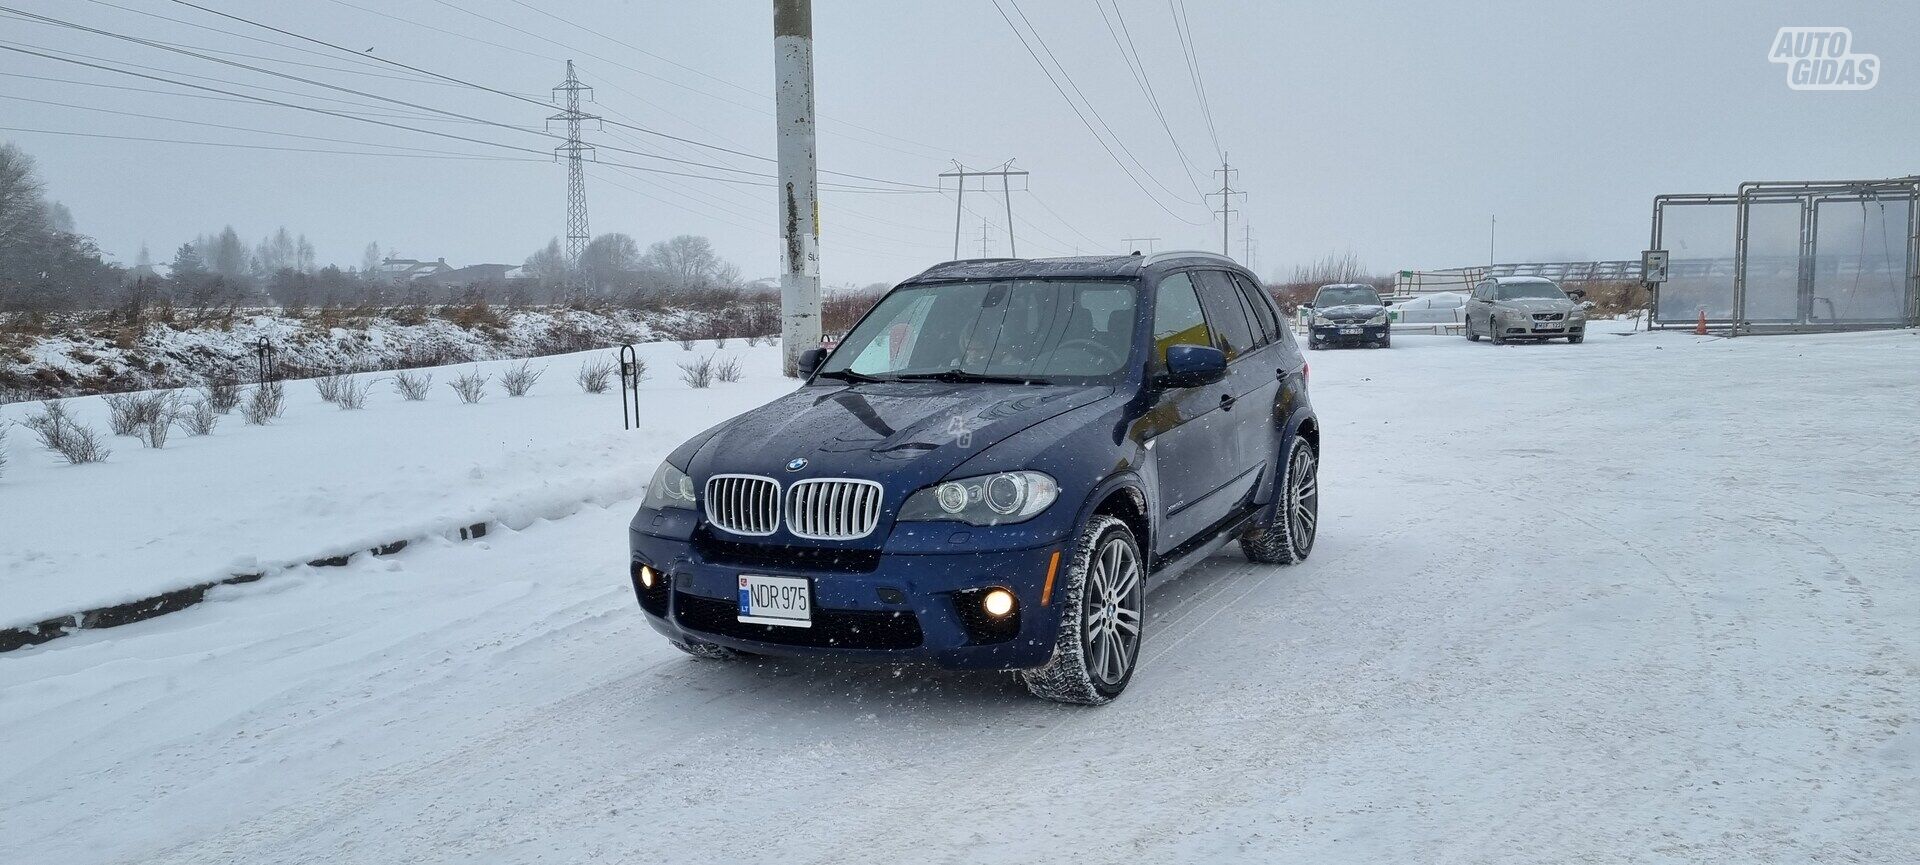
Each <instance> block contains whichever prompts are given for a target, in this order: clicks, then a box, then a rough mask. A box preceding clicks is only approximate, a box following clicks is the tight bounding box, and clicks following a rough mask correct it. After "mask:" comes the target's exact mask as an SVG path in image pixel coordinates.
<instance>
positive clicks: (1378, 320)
mask: <svg viewBox="0 0 1920 865" xmlns="http://www.w3.org/2000/svg"><path fill="white" fill-rule="evenodd" d="M1367 323H1368V324H1386V323H1387V314H1386V312H1385V311H1384V310H1383V311H1382V312H1381V313H1380V314H1379V315H1376V316H1374V317H1372V318H1369V319H1367Z"/></svg>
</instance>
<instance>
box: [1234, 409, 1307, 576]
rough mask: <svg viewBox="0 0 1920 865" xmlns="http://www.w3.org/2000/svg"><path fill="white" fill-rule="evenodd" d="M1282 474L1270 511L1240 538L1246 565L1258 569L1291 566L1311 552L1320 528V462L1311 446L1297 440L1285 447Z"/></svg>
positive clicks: (1275, 486) (1301, 439)
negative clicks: (1264, 519) (1253, 563)
mask: <svg viewBox="0 0 1920 865" xmlns="http://www.w3.org/2000/svg"><path fill="white" fill-rule="evenodd" d="M1282 465H1284V466H1286V471H1285V473H1284V474H1282V475H1281V476H1280V482H1279V483H1278V484H1275V485H1274V497H1275V498H1276V499H1277V501H1275V502H1274V507H1273V511H1272V512H1271V513H1270V514H1269V515H1268V516H1267V518H1266V521H1265V523H1263V524H1260V525H1255V526H1254V527H1253V528H1250V529H1247V531H1246V532H1245V533H1244V534H1242V535H1241V536H1240V551H1241V552H1242V553H1245V554H1246V556H1247V561H1250V562H1255V563H1258V564H1262V565H1292V564H1297V563H1299V562H1302V561H1304V560H1306V558H1307V555H1308V554H1309V553H1312V552H1313V539H1314V535H1315V532H1316V531H1317V530H1318V528H1319V524H1320V460H1319V457H1318V455H1316V454H1315V453H1314V452H1313V445H1311V444H1309V443H1308V442H1307V440H1306V439H1304V438H1302V437H1300V436H1294V437H1293V441H1291V442H1288V443H1287V459H1286V462H1284V463H1282Z"/></svg>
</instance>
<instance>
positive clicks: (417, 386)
mask: <svg viewBox="0 0 1920 865" xmlns="http://www.w3.org/2000/svg"><path fill="white" fill-rule="evenodd" d="M432 387H433V373H430V372H413V371H412V370H404V369H403V370H401V371H399V372H396V373H394V374H393V392H394V393H397V394H399V395H400V398H401V399H404V400H406V401H407V402H424V401H425V400H426V398H427V391H428V390H429V389H431V388H432Z"/></svg>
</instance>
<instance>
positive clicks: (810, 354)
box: [800, 348, 827, 378]
mask: <svg viewBox="0 0 1920 865" xmlns="http://www.w3.org/2000/svg"><path fill="white" fill-rule="evenodd" d="M826 359H827V350H826V349H824V348H810V349H807V350H806V351H803V352H801V353H800V377H801V378H810V377H812V375H813V373H814V371H815V370H817V369H819V368H820V364H822V363H824V362H826Z"/></svg>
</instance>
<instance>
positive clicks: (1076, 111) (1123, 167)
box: [993, 0, 1202, 225]
mask: <svg viewBox="0 0 1920 865" xmlns="http://www.w3.org/2000/svg"><path fill="white" fill-rule="evenodd" d="M993 8H994V11H997V12H999V13H1000V18H1001V20H1004V21H1006V22H1007V27H1008V29H1010V30H1012V31H1013V35H1014V38H1016V39H1019V40H1020V47H1022V48H1025V49H1026V50H1027V56H1029V57H1032V58H1033V62H1034V63H1035V64H1037V65H1038V66H1039V67H1040V71H1041V72H1042V73H1044V74H1045V75H1046V76H1047V81H1048V82H1049V83H1051V84H1053V89H1054V90H1056V91H1058V92H1059V93H1060V98H1061V99H1064V100H1066V102H1067V107H1068V108H1071V109H1073V115H1074V116H1075V117H1078V118H1080V125H1082V126H1085V127H1086V128H1087V132H1088V133H1089V134H1091V135H1092V136H1093V138H1094V140H1095V141H1096V142H1099V144H1100V149H1102V150H1105V151H1106V152H1107V156H1108V157H1109V158H1111V159H1112V160H1113V163H1114V164H1115V165H1118V166H1119V167H1120V171H1121V173H1123V174H1125V175H1126V176H1127V179H1128V180H1131V181H1133V185H1134V186H1137V187H1139V188H1140V192H1141V193H1142V194H1144V195H1146V196H1147V198H1149V199H1151V200H1152V201H1153V203H1154V204H1155V205H1156V206H1158V207H1159V208H1160V209H1161V210H1163V211H1166V214H1167V215H1168V216H1171V217H1173V218H1174V219H1178V220H1180V221H1181V222H1184V223H1187V224H1188V225H1200V224H1202V223H1198V222H1194V221H1193V220H1191V219H1187V218H1186V217H1184V216H1181V215H1180V214H1177V213H1174V212H1173V210H1172V209H1171V208H1169V207H1167V205H1166V203H1165V202H1162V201H1161V200H1160V198H1159V196H1156V195H1154V194H1153V191H1152V190H1149V189H1147V187H1146V184H1143V183H1141V182H1140V179H1139V178H1137V177H1135V176H1133V170H1132V169H1130V168H1128V167H1127V164H1126V163H1125V162H1123V161H1121V159H1120V156H1119V154H1116V153H1114V152H1113V148H1112V147H1110V146H1108V144H1107V140H1106V139H1105V138H1102V137H1101V136H1100V133H1099V131H1098V130H1095V129H1094V128H1093V124H1092V123H1091V122H1089V121H1088V120H1087V116H1086V114H1085V113H1083V112H1082V111H1081V110H1080V106H1079V104H1078V103H1076V102H1074V101H1073V97H1071V96H1068V95H1067V91H1066V88H1064V87H1061V86H1060V82H1059V81H1058V80H1057V79H1055V78H1054V76H1053V70H1051V69H1048V68H1047V64H1046V63H1044V62H1042V61H1041V59H1040V55H1039V54H1037V53H1035V52H1034V50H1033V46H1031V45H1029V44H1027V37H1026V35H1025V34H1023V33H1021V32H1020V28H1019V27H1018V26H1015V25H1014V23H1013V19H1012V18H1010V17H1008V16H1007V10H1005V9H1003V8H1001V6H1000V0H993ZM1089 107H1091V106H1089Z"/></svg>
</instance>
